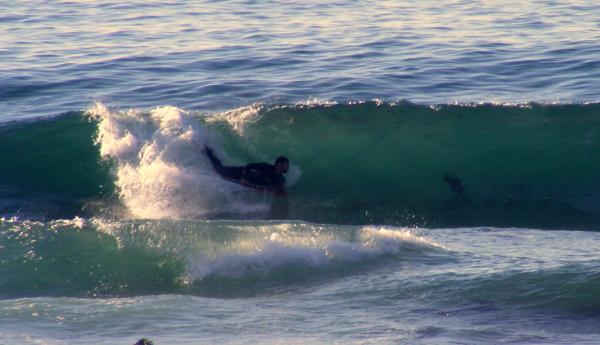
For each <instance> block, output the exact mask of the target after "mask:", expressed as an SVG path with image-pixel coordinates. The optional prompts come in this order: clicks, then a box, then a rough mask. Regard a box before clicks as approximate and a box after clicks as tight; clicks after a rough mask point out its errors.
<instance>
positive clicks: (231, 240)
mask: <svg viewBox="0 0 600 345" xmlns="http://www.w3.org/2000/svg"><path fill="white" fill-rule="evenodd" d="M0 240H1V241H0V243H3V248H2V249H3V250H2V251H1V252H0V262H2V263H3V265H2V266H1V268H0V273H2V274H1V277H2V278H0V299H5V298H15V297H29V296H76V297H80V296H83V297H107V296H121V297H122V296H139V295H147V294H158V293H186V294H189V293H192V294H201V295H210V296H213V295H221V296H224V297H235V296H241V295H252V294H258V293H267V292H269V291H271V290H272V289H278V288H281V286H282V285H283V286H286V285H287V284H288V283H290V282H291V283H294V282H296V283H304V282H307V281H312V280H320V279H323V278H324V277H326V276H331V275H337V276H343V275H346V274H349V273H351V272H355V271H356V270H357V269H360V268H361V267H363V268H366V267H370V266H372V265H374V264H377V263H378V262H379V263H381V262H382V260H386V259H390V258H394V259H396V260H409V259H410V256H412V255H415V256H416V258H417V259H422V258H424V257H427V256H428V255H430V254H435V252H436V251H439V250H442V247H441V246H440V245H438V244H436V243H435V242H433V241H432V240H429V239H427V238H425V237H421V236H418V235H417V234H415V233H414V232H413V231H412V230H406V229H398V228H392V227H389V228H384V227H374V226H366V227H360V226H358V227H357V226H354V227H342V226H329V225H314V224H304V223H265V222H257V223H249V222H211V221H208V222H207V221H103V220H99V219H91V220H84V219H82V218H74V219H73V220H56V221H51V222H38V221H19V220H15V219H2V220H0ZM410 260H412V259H410Z"/></svg>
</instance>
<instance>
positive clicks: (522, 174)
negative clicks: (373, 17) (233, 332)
mask: <svg viewBox="0 0 600 345" xmlns="http://www.w3.org/2000/svg"><path fill="white" fill-rule="evenodd" d="M86 113H87V114H88V115H86V116H83V115H82V114H81V113H72V114H67V115H65V116H62V117H59V118H57V119H50V120H40V121H36V122H29V123H17V124H7V125H5V126H4V127H2V128H0V131H2V136H0V141H1V143H0V156H1V157H2V158H3V159H2V162H4V163H1V164H2V167H1V169H0V177H1V180H2V189H3V190H2V194H3V198H2V200H3V201H2V204H1V205H0V206H1V207H2V212H1V213H2V214H5V215H15V214H17V215H21V216H23V215H27V214H34V215H35V214H38V216H39V218H43V219H46V218H61V217H62V218H64V217H65V216H69V215H70V216H71V217H73V216H75V215H95V214H97V213H98V212H106V213H111V212H112V213H114V212H117V213H118V214H119V216H122V215H123V213H125V214H127V215H128V216H129V217H134V218H154V219H191V218H209V219H213V218H216V219H223V218H226V219H256V218H259V219H264V218H280V219H282V218H283V219H302V220H307V221H314V222H322V223H336V224H389V225H401V226H413V225H418V226H428V227H454V226H480V225H486V226H518V227H536V228H566V229H598V228H600V219H598V217H597V216H596V215H597V214H598V211H600V180H598V178H597V172H598V171H600V161H599V160H598V159H597V157H598V156H599V154H600V130H599V129H598V128H600V116H599V115H600V105H598V104H580V105H578V104H569V105H538V104H527V105H490V104H483V105H443V106H420V105H414V104H411V103H399V104H382V103H378V102H366V103H356V104H335V103H325V102H314V103H304V104H298V105H293V106H287V105H282V106H266V105H254V106H249V107H245V108H239V109H234V110H231V111H228V112H224V113H218V114H209V115H205V114H197V113H190V112H186V111H184V110H181V109H178V108H175V107H163V108H156V109H154V110H152V111H151V112H143V111H138V110H130V111H113V110H109V109H107V108H106V107H105V106H104V105H102V104H97V105H96V106H94V107H93V108H91V109H90V110H89V111H88V112H86ZM205 143H206V144H208V145H210V146H212V147H214V149H215V151H216V153H217V155H218V156H220V157H221V158H222V160H223V162H224V163H225V164H231V165H243V164H246V163H248V162H252V161H272V160H273V159H274V158H275V157H276V156H278V155H280V154H283V155H286V156H288V157H289V158H290V160H291V165H292V169H291V171H290V173H288V185H289V186H288V187H289V191H290V197H289V198H287V199H282V198H270V197H269V196H266V195H261V194H258V193H256V192H253V191H248V190H246V189H244V188H242V187H240V186H237V185H234V184H231V183H228V182H226V181H223V180H221V179H220V178H219V177H218V176H217V175H216V174H215V173H214V171H213V169H212V167H211V165H210V163H209V162H208V160H207V159H206V157H205V156H204V155H203V153H202V152H201V148H202V145H203V144H205ZM25 167H26V168H25ZM48 199H51V200H59V202H54V203H47V202H44V200H48ZM40 200H42V201H40ZM48 204H52V205H54V206H52V207H54V208H57V209H52V210H49V209H47V208H48V207H49V206H43V205H48ZM44 207H46V208H44ZM82 210H83V211H82ZM117 210H118V211H117ZM59 216H60V217H59Z"/></svg>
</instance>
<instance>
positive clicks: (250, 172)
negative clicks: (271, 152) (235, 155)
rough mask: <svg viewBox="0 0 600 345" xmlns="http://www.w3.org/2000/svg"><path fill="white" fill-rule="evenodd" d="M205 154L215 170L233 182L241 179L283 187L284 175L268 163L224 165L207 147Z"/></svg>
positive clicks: (251, 183)
mask: <svg viewBox="0 0 600 345" xmlns="http://www.w3.org/2000/svg"><path fill="white" fill-rule="evenodd" d="M206 155H207V156H208V158H209V159H210V162H211V163H212V165H213V167H214V168H215V171H216V172H217V173H218V174H219V175H221V176H222V177H224V178H226V179H228V180H232V181H233V182H237V183H242V180H244V182H246V183H247V184H250V185H251V186H260V187H283V186H285V177H284V176H283V175H282V174H278V173H277V172H276V171H275V166H274V165H273V164H269V163H251V164H248V165H246V166H243V167H242V166H224V165H223V164H222V163H221V161H220V160H219V159H218V158H217V157H215V155H214V153H213V152H212V150H210V149H207V150H206Z"/></svg>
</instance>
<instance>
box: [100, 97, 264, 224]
mask: <svg viewBox="0 0 600 345" xmlns="http://www.w3.org/2000/svg"><path fill="white" fill-rule="evenodd" d="M88 114H90V116H92V117H94V118H96V119H98V121H99V124H98V135H97V141H96V142H97V145H98V146H99V147H100V153H101V155H102V156H103V157H106V158H109V159H112V160H113V161H114V162H115V163H116V172H115V175H116V180H115V184H116V186H117V189H118V191H119V195H120V198H121V200H122V202H123V203H124V204H125V205H126V207H127V209H128V210H129V212H130V213H131V215H132V216H134V217H138V218H150V219H163V218H169V219H182V218H197V217H205V216H208V215H211V214H216V213H221V212H223V210H224V209H227V210H228V211H235V212H240V213H248V212H256V211H257V210H263V209H264V208H266V206H265V205H263V204H261V203H260V202H259V203H256V202H254V203H251V202H249V201H248V197H246V196H245V195H244V191H243V190H242V188H241V187H238V186H236V185H233V184H230V183H226V182H224V181H223V180H221V179H220V178H219V177H218V176H217V175H216V173H214V171H213V169H212V167H211V166H210V163H209V162H208V160H207V159H206V157H205V156H204V154H203V153H202V143H206V142H210V141H211V137H210V135H209V134H208V133H207V131H206V129H205V128H204V127H203V126H202V124H201V122H199V121H197V120H196V119H194V118H193V117H192V115H191V114H190V113H189V112H186V111H184V110H181V109H179V108H176V107H158V108H155V109H153V110H152V111H150V113H144V112H141V111H139V110H129V111H110V110H109V109H108V108H106V106H104V105H103V104H101V103H96V104H95V105H94V106H93V107H92V108H90V109H89V110H88Z"/></svg>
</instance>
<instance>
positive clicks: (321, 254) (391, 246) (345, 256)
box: [189, 224, 441, 280]
mask: <svg viewBox="0 0 600 345" xmlns="http://www.w3.org/2000/svg"><path fill="white" fill-rule="evenodd" d="M290 227H294V225H292V224H280V225H263V226H259V227H252V228H250V229H249V228H248V227H241V229H240V230H242V229H243V230H245V231H254V232H255V233H257V234H262V236H259V237H256V238H246V239H245V240H243V241H239V242H237V243H235V244H233V245H232V246H231V248H229V249H228V250H226V251H224V252H220V253H212V254H211V257H207V256H205V255H198V256H195V257H192V258H190V267H189V271H190V275H191V278H192V280H203V279H206V278H211V277H225V278H239V277H243V276H245V275H256V274H259V275H264V274H268V273H269V272H271V271H273V270H277V269H282V268H283V269H285V268H286V267H288V266H301V267H310V268H318V267H327V266H330V265H335V264H344V263H357V262H360V261H364V260H371V259H373V258H376V257H379V256H384V255H398V254H401V253H402V252H405V251H414V250H415V249H425V248H430V249H431V248H441V246H439V245H437V244H436V243H435V242H433V241H431V240H429V239H427V238H425V237H422V236H418V235H416V234H414V231H413V230H408V229H397V228H384V227H363V228H359V229H358V230H357V231H356V232H353V235H351V236H350V237H344V236H340V235H339V234H337V233H336V231H320V230H319V229H323V228H322V227H316V226H314V225H311V226H308V227H307V228H306V229H301V230H303V231H300V232H298V231H290ZM296 230H298V229H296Z"/></svg>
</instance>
